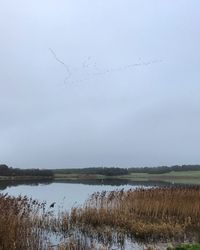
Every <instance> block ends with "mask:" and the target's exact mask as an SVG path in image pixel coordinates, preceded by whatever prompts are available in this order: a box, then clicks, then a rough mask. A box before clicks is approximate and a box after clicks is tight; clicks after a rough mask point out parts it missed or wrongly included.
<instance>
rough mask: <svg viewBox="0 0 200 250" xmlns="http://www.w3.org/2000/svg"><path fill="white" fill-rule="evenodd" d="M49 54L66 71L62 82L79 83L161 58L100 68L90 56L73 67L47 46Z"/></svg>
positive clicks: (154, 62) (154, 61)
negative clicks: (76, 66)
mask: <svg viewBox="0 0 200 250" xmlns="http://www.w3.org/2000/svg"><path fill="white" fill-rule="evenodd" d="M49 50H50V52H51V54H52V55H53V57H54V59H55V60H56V61H57V62H58V63H59V64H61V65H62V66H63V67H64V69H65V71H66V77H65V79H64V83H65V84H67V83H72V84H75V83H80V82H85V81H89V80H90V79H92V78H94V77H100V76H104V75H107V74H111V73H117V72H120V71H125V70H130V69H132V68H135V67H141V66H149V65H152V64H157V63H161V62H162V60H151V61H142V60H141V59H139V62H138V63H133V64H128V65H124V66H120V67H116V68H107V69H102V68H99V67H98V66H97V63H96V62H94V61H93V60H92V57H91V56H89V57H87V58H86V59H85V60H84V61H83V62H82V64H81V67H79V68H74V67H71V66H68V65H67V64H66V63H65V62H63V61H62V60H60V59H59V58H58V56H57V55H56V53H55V52H54V50H53V49H51V48H49Z"/></svg>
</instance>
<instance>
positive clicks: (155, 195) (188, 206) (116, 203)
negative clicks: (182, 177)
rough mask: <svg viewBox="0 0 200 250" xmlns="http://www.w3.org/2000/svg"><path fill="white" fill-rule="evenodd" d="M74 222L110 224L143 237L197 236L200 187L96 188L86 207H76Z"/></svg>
mask: <svg viewBox="0 0 200 250" xmlns="http://www.w3.org/2000/svg"><path fill="white" fill-rule="evenodd" d="M71 223H72V224H74V225H77V226H79V227H82V229H83V230H85V229H86V228H87V227H89V226H92V228H100V230H101V231H102V228H103V227H105V226H109V227H110V228H113V229H115V230H117V231H118V232H120V231H121V232H122V231H123V232H125V233H127V234H130V235H133V236H134V237H138V238H140V239H145V240H147V239H151V240H158V239H172V238H174V239H180V240H184V239H185V238H187V239H191V238H192V237H195V238H196V240H197V239H198V235H199V232H200V187H173V188H152V189H137V190H129V191H124V190H120V191H112V192H100V193H99V192H97V193H95V194H93V195H92V196H91V197H90V199H89V200H88V201H87V202H86V204H85V206H84V207H83V208H73V209H72V213H71Z"/></svg>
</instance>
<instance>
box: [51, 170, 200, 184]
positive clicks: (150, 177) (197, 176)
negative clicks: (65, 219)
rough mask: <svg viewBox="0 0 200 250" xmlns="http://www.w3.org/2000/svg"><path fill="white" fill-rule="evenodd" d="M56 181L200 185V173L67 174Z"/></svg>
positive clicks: (56, 176)
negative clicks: (104, 180) (159, 182)
mask: <svg viewBox="0 0 200 250" xmlns="http://www.w3.org/2000/svg"><path fill="white" fill-rule="evenodd" d="M55 179H56V180H59V179H66V180H67V179H70V180H76V179H126V180H131V181H152V182H153V181H155V182H157V181H161V182H170V183H174V184H178V183H179V184H196V185H200V171H177V172H175V171H171V172H169V173H164V174H147V173H131V174H128V175H120V176H105V175H96V174H89V175H88V174H65V173H62V174H61V173H59V174H57V173H55Z"/></svg>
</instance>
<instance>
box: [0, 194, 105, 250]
mask: <svg viewBox="0 0 200 250" xmlns="http://www.w3.org/2000/svg"><path fill="white" fill-rule="evenodd" d="M85 249H87V250H90V249H97V248H96V247H95V244H93V243H92V241H89V240H88V237H87V236H86V237H85V236H84V235H81V234H78V232H73V231H72V230H71V229H70V218H69V214H67V213H63V212H62V211H60V212H59V213H58V214H54V212H53V210H51V209H50V208H49V207H46V203H39V202H38V201H37V200H33V199H29V198H27V197H22V196H19V197H17V198H14V197H10V196H8V195H3V194H0V250H85ZM98 249H101V248H98Z"/></svg>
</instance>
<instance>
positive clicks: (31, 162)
mask: <svg viewBox="0 0 200 250" xmlns="http://www.w3.org/2000/svg"><path fill="white" fill-rule="evenodd" d="M0 3H1V4H0V162H1V163H6V164H8V165H9V166H13V167H23V168H32V167H39V168H64V167H93V166H118V167H129V166H131V167H132V166H157V165H173V164H195V163H200V151H199V142H200V29H199V24H200V15H199V13H200V1H199V0H196V1H195V0H176V1H174V0H167V1H161V0H95V1H94V0H54V1H53V0H42V1H41V0H29V1H27V0H18V1H13V0H6V1H3V0H0Z"/></svg>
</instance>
